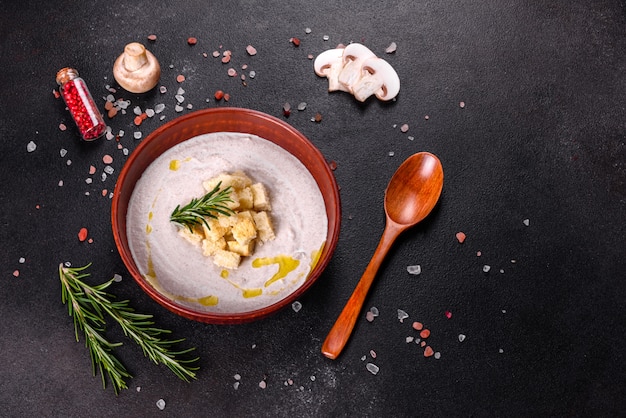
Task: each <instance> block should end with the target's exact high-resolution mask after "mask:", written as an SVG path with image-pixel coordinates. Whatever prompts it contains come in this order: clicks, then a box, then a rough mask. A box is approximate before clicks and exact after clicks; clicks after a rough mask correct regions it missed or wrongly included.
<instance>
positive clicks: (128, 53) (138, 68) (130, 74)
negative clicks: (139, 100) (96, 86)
mask: <svg viewBox="0 0 626 418" xmlns="http://www.w3.org/2000/svg"><path fill="white" fill-rule="evenodd" d="M160 76H161V66H160V65H159V62H158V61H157V59H156V57H155V56H154V55H153V54H152V53H151V52H150V51H148V50H147V49H146V48H145V47H144V46H143V45H142V44H140V43H138V42H132V43H130V44H128V45H126V47H125V48H124V52H123V53H122V54H121V55H120V56H119V57H117V59H116V60H115V63H114V64H113V77H115V81H117V82H118V84H119V85H120V86H121V87H122V88H124V89H125V90H127V91H129V92H131V93H145V92H147V91H148V90H151V89H152V88H154V87H155V86H156V85H157V83H158V82H159V77H160Z"/></svg>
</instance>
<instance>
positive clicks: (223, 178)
mask: <svg viewBox="0 0 626 418" xmlns="http://www.w3.org/2000/svg"><path fill="white" fill-rule="evenodd" d="M218 183H221V184H220V190H224V189H225V188H227V187H229V186H230V187H232V188H233V189H234V190H241V189H243V188H244V187H248V186H249V185H251V184H252V180H250V177H248V176H246V175H245V174H244V173H243V172H242V171H236V172H234V173H232V174H226V173H224V174H220V175H218V176H217V177H213V178H212V179H209V180H206V181H204V182H203V183H202V185H203V186H204V189H205V190H206V191H207V192H209V191H211V190H213V189H214V188H215V186H217V185H218Z"/></svg>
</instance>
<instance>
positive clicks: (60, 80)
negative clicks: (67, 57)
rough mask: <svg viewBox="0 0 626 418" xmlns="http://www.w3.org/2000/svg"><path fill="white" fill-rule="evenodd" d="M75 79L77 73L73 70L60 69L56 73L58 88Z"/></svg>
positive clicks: (68, 68) (67, 68)
mask: <svg viewBox="0 0 626 418" xmlns="http://www.w3.org/2000/svg"><path fill="white" fill-rule="evenodd" d="M76 77H78V71H76V70H75V69H74V68H70V67H65V68H62V69H60V70H59V72H58V73H57V84H58V85H59V86H62V85H63V84H65V83H67V82H68V81H70V80H74V79H75V78H76Z"/></svg>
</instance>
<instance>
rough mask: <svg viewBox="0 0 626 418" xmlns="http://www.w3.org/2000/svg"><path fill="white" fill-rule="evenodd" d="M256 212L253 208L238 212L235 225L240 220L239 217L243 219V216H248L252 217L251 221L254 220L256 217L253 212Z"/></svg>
mask: <svg viewBox="0 0 626 418" xmlns="http://www.w3.org/2000/svg"><path fill="white" fill-rule="evenodd" d="M254 213H255V212H253V211H251V210H244V211H242V212H238V213H237V216H236V218H235V219H236V221H235V222H234V223H233V225H234V224H235V223H237V222H238V221H239V219H243V218H248V219H250V220H251V221H254V217H253V214H254Z"/></svg>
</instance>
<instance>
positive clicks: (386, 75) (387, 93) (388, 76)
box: [362, 57, 400, 101]
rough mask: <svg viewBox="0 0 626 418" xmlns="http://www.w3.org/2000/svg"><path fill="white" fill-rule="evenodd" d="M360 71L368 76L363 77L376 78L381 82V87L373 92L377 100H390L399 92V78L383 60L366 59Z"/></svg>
mask: <svg viewBox="0 0 626 418" xmlns="http://www.w3.org/2000/svg"><path fill="white" fill-rule="evenodd" d="M362 69H363V71H364V72H366V73H368V74H370V75H369V76H365V77H377V78H379V79H380V80H382V86H381V87H380V89H378V90H377V91H375V92H374V94H375V95H376V97H377V98H378V99H379V100H384V101H387V100H391V99H393V98H394V97H396V96H397V95H398V93H399V92H400V77H398V73H396V70H394V68H393V67H392V66H391V64H389V63H388V62H387V61H385V60H384V59H382V58H376V57H374V58H368V59H367V60H365V61H364V62H363V66H362Z"/></svg>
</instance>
